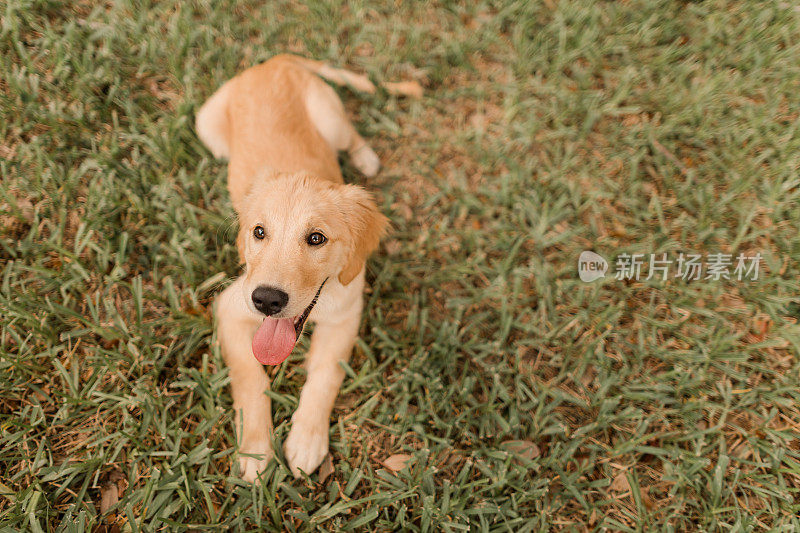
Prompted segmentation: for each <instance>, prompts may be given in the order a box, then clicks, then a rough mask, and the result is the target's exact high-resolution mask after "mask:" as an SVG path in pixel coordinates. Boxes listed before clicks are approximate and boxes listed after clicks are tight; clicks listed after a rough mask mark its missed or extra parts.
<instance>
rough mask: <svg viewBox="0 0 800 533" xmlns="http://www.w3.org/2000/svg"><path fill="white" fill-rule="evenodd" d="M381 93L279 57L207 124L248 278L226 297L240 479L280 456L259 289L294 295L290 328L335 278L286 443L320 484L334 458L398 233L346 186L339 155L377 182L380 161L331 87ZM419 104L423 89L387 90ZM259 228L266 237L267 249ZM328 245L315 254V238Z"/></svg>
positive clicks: (223, 327)
mask: <svg viewBox="0 0 800 533" xmlns="http://www.w3.org/2000/svg"><path fill="white" fill-rule="evenodd" d="M318 75H319V76H323V77H325V78H326V79H328V80H330V81H332V82H334V83H340V84H348V85H350V86H352V87H353V88H355V89H359V90H363V91H368V92H372V91H374V90H375V87H374V85H373V84H372V83H371V82H370V81H369V80H368V79H367V78H366V77H364V76H360V75H358V74H354V73H352V72H348V71H346V70H341V69H334V68H332V67H329V66H327V65H325V64H323V63H319V62H316V61H311V60H307V59H302V58H298V57H294V56H287V55H281V56H276V57H274V58H272V59H270V60H269V61H267V62H266V63H263V64H261V65H258V66H256V67H253V68H250V69H248V70H246V71H245V72H243V73H241V74H239V75H238V76H236V77H235V78H233V79H231V80H230V81H228V82H227V83H225V84H224V85H223V86H222V87H221V88H220V89H219V90H218V91H217V92H216V93H214V95H212V96H211V98H209V100H208V101H207V102H206V103H205V104H204V105H203V107H202V108H201V109H200V111H199V112H198V114H197V132H198V135H199V137H200V139H201V140H202V141H203V142H204V143H205V145H206V146H207V147H208V148H209V150H211V152H212V153H213V154H214V155H215V156H216V157H220V158H226V159H228V188H229V190H230V194H231V200H232V203H233V206H234V208H235V210H236V212H237V214H238V215H239V225H240V229H239V234H238V237H237V246H238V249H239V253H240V256H241V259H242V261H243V262H244V263H245V265H246V267H245V271H244V274H243V275H242V276H241V277H239V278H238V279H237V280H236V281H234V282H233V283H232V284H231V285H230V286H229V287H228V288H226V289H225V290H224V291H223V292H222V293H221V294H220V295H219V297H218V298H217V302H216V309H215V314H216V321H217V336H218V339H219V342H220V344H221V347H222V353H223V355H224V357H225V361H226V362H227V364H228V367H229V369H230V377H231V387H232V393H233V404H234V410H235V415H236V429H237V436H238V439H239V446H240V456H239V467H240V474H241V476H242V477H243V478H244V479H246V480H253V479H255V478H256V477H257V476H258V475H259V473H260V472H262V471H263V470H264V468H265V467H266V464H267V462H268V461H269V459H270V458H271V457H272V449H271V444H270V436H271V431H272V418H271V413H270V402H269V398H268V397H267V396H266V395H265V394H264V391H265V390H266V389H267V388H268V387H269V381H268V379H267V376H266V374H265V372H264V369H263V368H262V366H261V364H260V363H259V362H258V361H257V360H256V359H255V357H254V355H253V352H252V348H251V342H252V339H253V335H254V332H255V331H256V329H257V328H258V326H259V324H260V323H261V322H262V321H263V319H264V315H262V314H260V313H259V312H258V311H257V310H256V309H255V307H254V305H253V302H252V300H251V293H252V291H253V289H255V288H256V287H257V286H259V285H269V286H274V287H280V288H281V289H282V290H284V291H285V292H286V293H287V294H288V295H289V302H288V304H287V306H286V308H285V309H284V311H283V312H282V313H281V317H293V316H297V315H299V314H300V313H302V312H303V310H304V309H305V308H306V307H307V306H308V305H309V303H310V302H311V300H312V299H313V297H314V294H315V293H316V291H317V290H318V288H319V287H320V286H321V285H322V283H323V282H324V281H325V280H326V279H327V282H325V285H324V287H323V289H322V291H321V293H320V297H319V301H318V303H317V304H316V306H315V307H314V308H313V310H312V312H311V314H310V316H309V319H310V320H313V321H314V322H316V326H315V328H314V333H313V336H312V338H311V347H310V349H309V352H308V354H307V356H306V361H307V370H308V378H307V381H306V384H305V386H304V387H303V390H302V393H301V395H300V402H299V405H298V408H297V411H295V413H294V415H293V416H292V422H293V424H292V429H291V431H290V432H289V435H288V437H287V438H286V441H285V443H284V448H285V452H286V458H287V460H288V462H289V465H290V467H291V469H292V471H293V472H294V474H295V475H299V474H300V471H303V472H306V473H311V472H313V471H314V470H315V469H316V468H317V467H318V466H319V464H320V462H321V461H322V459H323V458H324V457H325V455H326V454H327V453H328V424H329V418H330V413H331V410H332V408H333V403H334V400H335V398H336V395H337V394H338V390H339V386H340V385H341V383H342V379H343V377H344V373H343V371H342V368H341V366H340V364H339V363H340V362H341V361H347V360H348V359H349V357H350V354H351V352H352V349H353V344H354V342H355V339H356V335H357V332H358V327H359V322H360V317H361V308H362V292H363V288H364V263H365V261H366V258H367V256H368V255H369V254H370V252H372V251H373V250H374V249H375V248H376V247H377V245H378V241H379V239H380V237H381V235H382V234H383V233H384V230H385V228H386V225H387V220H386V218H385V217H384V216H383V215H382V214H381V213H380V212H379V211H378V209H377V207H376V205H375V202H374V201H373V199H372V197H371V195H370V194H369V193H367V192H366V191H365V190H364V189H362V188H360V187H355V186H353V185H346V184H344V183H343V180H342V174H341V170H340V168H339V164H338V161H337V152H338V151H340V150H346V151H347V152H348V153H349V155H350V158H351V160H352V162H353V164H354V165H355V166H356V167H357V168H358V169H359V170H360V171H361V172H363V173H364V174H365V175H367V176H373V175H375V173H376V172H377V171H378V168H379V161H378V157H377V155H375V152H374V151H372V149H371V148H370V147H369V146H368V145H367V144H366V142H365V141H364V139H363V138H361V136H360V135H358V133H357V132H356V130H355V129H354V128H353V125H352V124H351V123H350V121H349V120H348V119H347V117H346V116H345V112H344V107H343V106H342V103H341V101H340V100H339V98H338V96H337V95H336V93H335V92H334V91H333V89H331V87H329V86H328V85H327V84H325V83H324V82H323V81H322V80H321V79H320V78H319V77H318ZM385 87H386V88H387V90H389V91H390V92H398V93H404V94H410V95H412V96H416V95H418V94H419V92H420V91H421V89H419V87H418V86H417V85H415V84H413V82H412V83H406V84H403V83H399V84H392V85H390V84H387V85H386V86H385ZM256 225H260V226H262V227H263V228H264V229H265V232H266V238H264V239H263V240H258V239H255V237H254V236H253V230H254V227H255V226H256ZM313 231H318V232H322V233H323V234H324V235H325V236H326V237H327V238H328V241H327V242H326V243H325V244H324V245H323V246H319V247H312V246H309V245H308V244H307V243H306V237H307V235H308V234H309V233H310V232H313Z"/></svg>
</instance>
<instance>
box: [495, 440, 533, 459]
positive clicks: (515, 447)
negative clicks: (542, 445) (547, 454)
mask: <svg viewBox="0 0 800 533" xmlns="http://www.w3.org/2000/svg"><path fill="white" fill-rule="evenodd" d="M500 447H501V448H503V449H504V450H506V451H507V452H509V453H513V454H515V455H518V456H520V457H523V458H525V459H528V460H529V461H530V460H532V459H536V458H537V457H539V456H540V455H541V454H542V452H541V450H539V447H538V446H537V445H536V444H535V443H534V442H531V441H529V440H507V441H505V442H502V443H501V444H500Z"/></svg>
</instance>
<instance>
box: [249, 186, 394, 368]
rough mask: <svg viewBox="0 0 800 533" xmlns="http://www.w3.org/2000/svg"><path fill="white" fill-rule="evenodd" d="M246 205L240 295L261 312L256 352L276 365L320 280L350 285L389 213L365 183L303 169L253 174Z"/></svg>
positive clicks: (300, 325)
mask: <svg viewBox="0 0 800 533" xmlns="http://www.w3.org/2000/svg"><path fill="white" fill-rule="evenodd" d="M243 205H244V208H243V209H242V210H241V212H240V220H239V235H238V237H237V239H236V241H237V246H238V248H239V255H240V257H241V258H242V261H243V262H244V263H245V264H246V270H245V274H244V278H245V280H244V284H243V287H244V291H245V300H246V301H247V305H248V306H249V307H250V309H251V310H252V311H254V312H256V313H260V314H262V315H264V317H265V319H264V322H263V323H262V325H261V326H260V327H259V329H258V331H257V332H256V335H255V337H254V338H253V353H254V354H255V356H256V358H257V359H258V360H259V361H260V362H261V363H263V364H273V365H274V364H279V363H281V362H282V361H283V360H284V359H286V357H288V356H289V354H290V353H291V351H292V348H293V347H294V345H295V343H296V342H297V339H298V337H299V336H300V333H301V332H302V330H303V326H304V325H305V321H306V319H307V318H308V315H309V313H311V310H312V309H313V307H314V304H315V303H316V301H317V298H318V297H319V294H320V292H321V291H322V288H323V285H324V284H325V283H327V282H329V280H331V279H337V280H338V281H339V282H340V283H341V284H343V285H347V284H349V283H350V282H351V281H352V280H353V279H354V278H355V277H356V276H357V275H358V274H359V272H361V269H362V268H363V266H364V261H365V260H366V258H367V256H368V255H369V254H370V252H372V251H373V250H374V249H375V248H376V247H377V246H378V242H379V240H380V238H381V236H382V235H383V233H384V231H385V229H386V226H387V219H386V217H384V216H383V215H382V214H381V213H380V212H379V211H378V208H377V207H376V205H375V202H374V200H373V199H372V197H371V196H370V194H369V193H368V192H366V191H365V190H364V189H362V188H360V187H356V186H354V185H339V184H335V183H330V182H327V181H323V180H317V179H313V178H310V177H308V176H305V175H280V176H278V177H276V178H274V179H262V180H258V182H257V183H256V184H255V185H254V186H253V188H252V189H251V190H250V192H249V193H248V195H247V197H246V199H245V201H244V202H243Z"/></svg>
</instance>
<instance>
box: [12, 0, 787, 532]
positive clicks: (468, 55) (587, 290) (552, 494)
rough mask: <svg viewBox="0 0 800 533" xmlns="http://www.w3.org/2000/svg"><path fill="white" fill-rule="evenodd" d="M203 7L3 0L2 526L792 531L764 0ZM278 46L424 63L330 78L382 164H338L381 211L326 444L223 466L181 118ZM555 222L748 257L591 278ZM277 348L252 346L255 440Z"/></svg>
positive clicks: (195, 209) (783, 177)
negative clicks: (261, 387)
mask: <svg viewBox="0 0 800 533" xmlns="http://www.w3.org/2000/svg"><path fill="white" fill-rule="evenodd" d="M209 4H210V3H209ZM209 4H206V3H198V2H168V1H163V2H147V1H144V2H119V3H114V4H109V5H99V6H94V5H93V4H92V3H90V2H80V3H76V4H71V3H66V2H58V1H46V0H43V1H34V2H27V1H25V2H23V1H20V0H5V1H4V2H2V3H0V173H1V174H2V179H1V180H0V261H2V278H1V279H0V376H2V377H1V378H0V387H1V389H0V483H2V485H0V523H2V525H3V526H5V528H6V529H8V530H15V529H23V530H32V531H40V530H44V531H67V530H69V531H73V530H88V529H91V528H93V527H96V526H98V525H99V524H102V523H105V524H106V525H107V526H109V527H111V523H114V524H116V526H118V527H120V528H121V530H123V531H125V530H131V531H140V530H141V531H155V530H169V531H172V530H180V529H192V530H203V529H206V530H213V531H218V530H220V529H221V528H231V529H234V530H242V529H258V528H264V529H274V530H298V531H305V530H311V529H315V528H319V529H325V530H340V529H341V530H350V529H360V530H370V531H373V530H383V531H385V530H393V529H395V528H403V529H408V530H412V531H435V530H445V531H463V530H466V529H474V530H499V531H546V530H549V529H567V530H577V531H583V530H600V529H603V528H605V529H607V530H614V531H616V530H621V531H635V530H653V529H655V530H662V529H665V530H669V529H672V530H686V529H696V530H706V531H749V530H769V529H774V530H779V531H797V530H798V528H800V520H799V519H798V518H797V515H798V513H800V494H799V493H798V490H800V438H799V437H800V403H799V400H800V327H799V326H798V324H797V322H798V318H800V276H798V266H799V265H798V259H800V234H799V232H798V230H799V228H800V127H799V126H798V125H800V118H799V115H798V110H800V45H798V43H800V11H798V9H797V8H795V7H793V6H792V3H791V2H722V1H711V2H697V3H692V2H649V1H644V0H638V1H637V0H630V1H627V2H566V1H561V2H558V1H555V0H550V1H546V2H544V3H542V4H539V3H532V2H527V1H519V2H512V3H501V2H486V1H479V2H466V3H456V2H442V3H440V4H424V3H413V2H407V3H402V4H400V3H391V4H389V3H387V4H381V3H377V4H376V3H374V2H355V3H351V4H345V3H339V2H323V3H313V5H312V6H308V7H302V6H300V5H297V4H295V3H292V2H282V1H280V2H261V1H254V0H249V1H247V2H244V3H234V2H227V1H223V2H216V3H214V6H213V7H210V5H209ZM281 52H294V53H300V54H303V55H307V56H310V57H314V58H319V59H323V60H326V61H329V62H330V63H332V64H335V65H339V66H349V67H351V68H354V69H356V70H360V71H364V72H367V73H369V74H370V75H371V76H372V77H373V78H374V79H377V80H381V79H392V80H396V79H419V80H420V81H421V82H423V83H424V84H425V85H426V89H427V92H426V96H425V98H423V99H422V100H418V101H413V100H402V99H396V98H394V97H391V96H388V95H386V94H378V95H376V96H372V97H370V96H367V97H365V96H364V95H355V94H353V93H351V92H350V91H348V90H346V89H343V90H340V94H341V95H342V96H343V98H344V100H345V102H346V106H347V107H348V110H349V113H350V114H351V116H353V118H354V120H355V122H356V124H357V127H358V129H359V130H360V131H362V132H363V133H364V134H365V136H367V137H368V138H369V141H370V143H371V144H372V145H373V146H374V147H375V149H376V151H377V152H378V154H379V155H380V156H381V158H382V160H383V162H384V169H383V170H382V171H381V173H380V174H379V175H378V177H377V178H375V179H372V180H365V179H364V178H363V177H362V176H360V175H358V174H357V173H356V172H355V171H354V170H353V168H352V167H351V166H349V165H348V163H347V162H346V161H345V162H344V170H345V174H346V178H347V179H348V181H352V182H356V183H360V184H364V185H366V186H367V187H369V188H370V189H372V190H374V191H375V192H376V193H377V195H378V196H379V197H380V198H381V205H382V209H383V211H384V212H385V213H386V214H387V215H389V216H390V217H391V219H392V222H393V226H394V230H393V233H392V235H391V236H390V237H389V238H388V239H387V240H386V241H385V242H384V244H383V246H382V247H381V249H380V251H379V253H377V254H376V255H375V256H374V258H373V259H372V260H371V261H370V263H369V274H368V277H369V280H370V284H371V290H370V291H369V293H368V294H367V296H366V299H367V307H366V312H365V316H364V323H363V328H362V335H361V340H360V341H359V343H358V346H357V348H356V351H355V355H354V357H353V360H352V362H351V369H350V370H348V374H349V377H348V379H347V380H346V381H345V384H344V386H343V390H342V393H341V396H340V398H339V401H338V403H337V408H336V409H335V411H334V415H333V417H332V420H331V433H330V436H331V451H332V457H333V464H334V472H333V474H332V475H331V476H330V477H328V478H327V479H325V480H324V481H323V482H320V481H319V477H318V475H317V474H314V475H312V476H311V477H310V478H309V479H305V480H299V481H295V480H294V479H292V477H291V475H290V474H289V472H288V469H287V467H286V464H285V462H284V461H283V458H282V456H281V454H280V452H279V453H278V455H279V457H278V461H277V462H273V463H272V465H271V467H270V469H269V472H268V475H267V477H266V480H265V482H264V483H263V484H259V485H256V486H250V485H248V484H245V483H243V482H241V481H238V480H237V479H236V478H235V477H234V476H232V475H231V471H230V470H231V460H232V457H233V456H234V454H235V442H234V437H233V421H232V419H231V412H230V403H231V400H230V395H229V390H228V387H227V383H228V380H227V376H226V370H225V367H224V365H223V362H222V359H221V357H220V353H219V348H218V347H217V346H216V345H215V344H214V342H213V332H212V322H211V316H210V304H211V302H212V299H213V296H214V295H215V294H216V293H217V292H218V291H219V289H220V288H221V287H222V286H224V285H225V283H227V282H228V281H229V280H230V279H232V278H233V277H234V276H236V275H237V272H238V270H239V267H238V265H237V256H236V251H235V246H234V242H233V241H234V234H235V228H236V221H235V218H234V217H233V211H232V209H231V206H230V201H229V199H228V195H227V191H226V189H225V167H224V165H223V164H221V163H220V162H218V161H215V160H213V158H212V157H211V155H210V154H209V153H208V152H207V151H206V150H205V149H204V148H203V147H202V145H201V144H200V142H199V141H198V139H197V137H196V135H195V133H194V131H193V127H192V124H193V117H194V113H195V112H196V110H197V109H198V108H199V106H200V105H201V104H202V102H203V101H204V99H205V98H206V97H207V96H209V95H210V94H211V93H212V91H213V90H214V89H215V88H216V87H218V86H219V85H220V84H221V83H222V82H223V81H224V80H226V79H227V78H229V77H230V76H232V75H233V74H235V73H236V72H239V71H241V70H242V69H244V68H246V67H248V66H250V65H253V64H256V63H258V62H261V61H263V60H265V59H267V58H269V57H270V56H272V55H274V54H276V53H281ZM585 249H593V250H595V251H597V252H599V253H601V254H603V255H605V256H606V257H608V258H610V259H611V258H613V257H615V256H616V255H618V254H620V253H623V252H625V253H645V254H650V253H668V254H670V255H671V256H672V257H676V256H677V254H678V253H679V252H681V251H694V252H700V253H715V252H727V253H733V254H737V253H740V252H747V253H755V252H760V253H761V254H762V256H763V257H764V261H763V263H762V275H761V278H760V279H759V280H758V281H755V282H738V281H697V282H684V281H681V280H674V279H672V280H669V281H667V282H656V281H652V280H651V281H639V282H622V281H614V280H606V281H604V282H595V283H594V284H591V285H590V284H585V283H583V282H581V281H580V280H579V279H578V277H577V270H576V262H577V257H578V255H579V253H580V252H581V251H582V250H585ZM301 360H302V356H301V355H300V354H299V353H298V354H295V355H293V356H292V358H291V359H290V361H289V363H287V364H285V365H282V366H281V367H280V368H278V369H277V370H275V371H274V376H273V392H272V393H271V396H272V398H273V410H274V418H275V422H276V437H275V438H276V445H277V447H278V448H279V447H280V443H281V442H282V440H283V438H284V437H285V436H286V434H287V430H288V427H289V423H290V422H289V418H290V416H291V413H292V411H293V409H294V407H295V406H296V404H297V397H298V394H299V390H300V387H301V386H302V383H303V379H304V376H303V371H302V368H301V365H300V364H299V363H300V362H301ZM509 440H528V441H531V442H533V443H535V444H536V446H537V447H538V451H539V453H538V454H536V453H533V454H529V455H528V458H525V457H522V456H519V455H517V454H516V453H514V452H513V450H511V449H510V447H509V445H508V444H503V443H505V442H506V441H509ZM511 448H513V446H511ZM396 453H406V454H409V455H411V456H413V464H411V465H410V466H409V467H407V468H406V469H404V470H401V471H400V472H397V473H392V472H390V471H389V470H387V469H386V468H385V467H384V466H383V465H382V461H383V460H385V459H386V458H387V457H389V456H390V455H393V454H396ZM531 455H533V457H532V458H531ZM114 469H118V470H119V471H121V472H122V474H123V475H124V477H125V478H126V479H127V482H128V487H127V489H126V490H125V492H124V495H123V497H122V498H121V499H120V501H119V503H118V504H117V506H116V507H114V508H112V510H111V512H110V513H109V514H108V515H107V516H105V517H104V516H101V515H100V514H99V501H100V487H101V485H102V479H103V477H104V476H106V475H108V473H109V472H110V471H112V470H114Z"/></svg>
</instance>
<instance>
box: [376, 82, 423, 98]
mask: <svg viewBox="0 0 800 533" xmlns="http://www.w3.org/2000/svg"><path fill="white" fill-rule="evenodd" d="M383 87H384V88H385V89H386V91H387V92H389V93H391V94H398V95H400V96H408V97H411V98H422V95H423V93H424V92H425V91H424V90H423V89H422V85H420V84H419V83H417V82H416V81H395V82H392V81H388V82H384V83H383Z"/></svg>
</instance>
